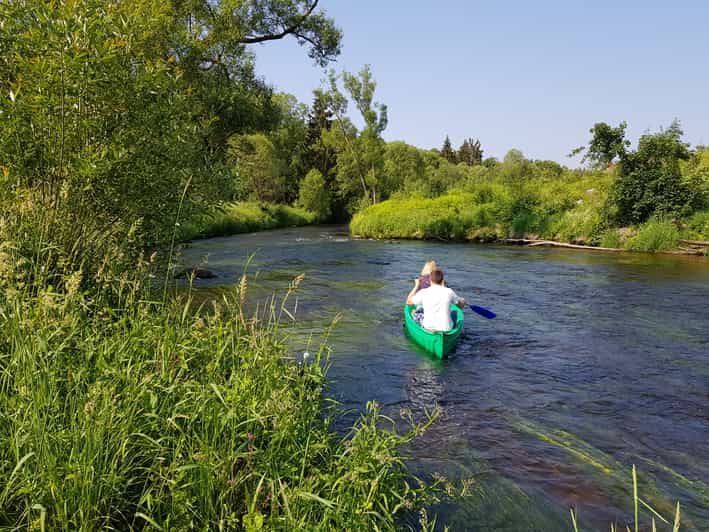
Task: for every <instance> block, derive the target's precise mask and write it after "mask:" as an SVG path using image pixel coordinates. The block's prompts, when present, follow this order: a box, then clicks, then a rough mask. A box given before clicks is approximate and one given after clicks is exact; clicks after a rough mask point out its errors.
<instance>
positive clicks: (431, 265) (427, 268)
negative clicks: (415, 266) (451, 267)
mask: <svg viewBox="0 0 709 532" xmlns="http://www.w3.org/2000/svg"><path fill="white" fill-rule="evenodd" d="M436 268H437V266H436V261H435V260H429V261H428V262H427V263H426V264H424V265H423V269H422V270H421V275H430V274H431V272H432V271H434V270H435V269H436Z"/></svg>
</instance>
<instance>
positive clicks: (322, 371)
mask: <svg viewBox="0 0 709 532" xmlns="http://www.w3.org/2000/svg"><path fill="white" fill-rule="evenodd" d="M64 281H65V282H64V283H63V287H64V288H63V289H62V290H61V291H59V290H56V289H53V288H52V285H49V286H46V287H43V288H40V289H34V290H31V289H30V288H28V287H27V286H22V283H15V284H7V283H6V284H4V286H3V287H2V288H3V289H2V290H1V291H0V322H1V323H2V331H3V334H2V335H1V336H0V441H2V442H3V443H4V444H3V445H2V446H0V476H1V477H2V478H3V479H4V482H3V485H2V489H0V527H1V528H3V529H4V528H8V529H18V528H28V529H29V528H32V529H41V530H62V529H63V530H68V529H71V530H98V529H104V528H113V529H120V530H128V529H144V528H148V529H150V528H154V529H164V530H185V529H195V528H197V529H210V530H231V529H246V530H259V529H269V530H351V529H362V530H373V529H389V530H391V529H394V528H395V526H396V525H395V522H396V520H398V519H401V516H402V514H404V513H406V512H412V511H415V510H416V509H419V508H423V506H424V505H425V504H427V503H428V502H430V497H431V493H432V491H431V490H430V487H426V486H425V485H424V484H423V483H422V482H421V483H420V482H419V481H417V480H416V479H414V478H412V477H411V476H410V475H409V473H408V472H407V469H406V467H405V465H404V462H403V459H402V457H401V455H400V454H399V449H400V447H401V446H402V445H404V444H405V443H407V442H409V441H410V440H411V439H412V438H414V437H415V436H416V435H417V434H420V433H421V432H422V431H423V430H425V428H426V427H427V426H428V425H429V424H430V423H431V422H432V420H433V416H432V417H431V418H430V419H427V420H425V421H424V423H423V424H416V423H414V422H413V420H411V419H408V421H409V422H410V425H409V426H410V430H408V431H407V432H405V433H403V434H399V435H398V434H397V433H396V432H395V431H394V428H393V422H392V421H391V420H387V419H385V418H383V417H382V416H381V415H380V413H379V409H378V407H377V405H376V404H373V403H372V404H369V405H368V407H367V409H366V411H365V412H364V413H363V415H362V416H361V418H360V419H359V420H358V421H357V422H356V423H355V424H354V425H353V426H352V428H351V430H350V432H349V433H348V434H347V435H346V436H344V437H342V436H339V435H337V434H335V433H334V432H333V430H332V429H331V422H332V420H333V417H334V416H336V415H337V411H336V410H335V409H333V408H330V407H327V408H326V406H325V403H324V402H323V395H322V392H323V385H324V384H325V380H326V371H327V367H328V356H329V355H328V350H327V347H326V345H325V341H326V338H323V339H321V340H322V343H321V344H320V345H319V346H313V349H311V353H312V355H310V357H309V360H308V357H306V360H303V358H302V356H301V357H300V359H298V357H296V356H295V355H294V354H293V353H291V352H289V350H288V348H287V346H286V344H285V339H284V336H283V335H282V334H281V333H280V332H279V326H278V323H279V318H280V317H281V316H283V317H284V318H285V319H289V318H288V317H287V316H288V313H289V311H288V308H287V305H288V296H286V297H285V298H284V299H283V300H282V301H278V302H277V301H275V299H272V300H271V302H270V304H269V305H266V306H262V307H261V308H260V310H259V311H258V312H256V313H255V314H253V315H249V316H247V315H245V313H244V312H243V311H242V308H243V306H244V303H245V299H246V297H247V286H248V282H247V281H246V278H243V279H242V282H241V283H240V285H238V286H237V287H236V288H234V289H233V291H231V292H230V293H227V294H225V295H223V296H222V297H221V298H220V299H218V300H215V301H210V302H209V303H206V304H203V305H201V306H195V304H194V302H193V300H192V298H191V297H190V295H189V294H187V295H184V296H182V297H177V298H172V297H170V298H168V299H167V300H163V301H155V300H156V299H160V298H159V296H158V297H156V291H155V290H151V287H149V286H146V284H145V283H144V282H138V281H129V280H128V279H127V278H123V279H122V280H118V281H117V284H116V285H113V289H114V290H113V292H112V293H111V294H106V293H100V292H96V291H94V292H86V291H82V290H80V288H79V287H80V286H81V279H80V274H76V275H74V276H73V277H71V278H69V279H65V280H64ZM299 282H300V279H296V280H295V281H294V283H293V284H291V286H290V290H289V292H288V294H290V293H291V292H293V291H294V290H296V289H297V285H298V283H299ZM159 291H160V290H157V292H159ZM109 295H110V297H108V296H109ZM109 301H110V303H109ZM397 428H398V429H399V430H400V429H401V427H400V426H398V427H397Z"/></svg>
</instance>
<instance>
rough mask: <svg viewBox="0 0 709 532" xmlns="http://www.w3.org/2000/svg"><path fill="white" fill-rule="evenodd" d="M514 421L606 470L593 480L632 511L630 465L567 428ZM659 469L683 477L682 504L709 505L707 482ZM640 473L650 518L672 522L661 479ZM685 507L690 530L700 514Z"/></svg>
mask: <svg viewBox="0 0 709 532" xmlns="http://www.w3.org/2000/svg"><path fill="white" fill-rule="evenodd" d="M511 424H512V426H514V427H515V428H516V429H517V430H519V431H520V432H523V433H526V434H529V435H531V436H534V437H535V438H537V439H539V440H540V441H543V442H546V443H549V444H551V445H554V446H555V447H558V448H560V449H563V450H564V451H566V452H568V453H569V454H570V455H572V456H574V457H575V458H577V459H578V460H579V462H580V463H581V464H584V465H589V466H591V467H592V468H593V469H594V470H596V471H598V472H600V473H603V475H602V476H601V477H598V476H596V477H595V478H594V479H593V480H595V481H596V482H597V483H598V484H599V485H600V486H599V489H600V491H601V492H603V493H607V494H615V495H616V496H617V497H618V500H617V501H615V503H616V504H618V505H619V506H621V507H624V508H626V509H627V510H629V508H630V503H631V502H632V500H633V485H632V484H631V483H630V482H629V481H628V479H629V478H630V476H629V473H628V472H629V470H630V466H629V465H624V464H622V463H621V462H619V461H618V460H616V459H614V458H612V457H611V456H610V455H609V454H607V453H605V452H603V451H601V450H600V449H598V448H596V447H593V446H592V445H590V444H589V443H587V442H585V441H583V440H582V439H580V438H578V437H577V436H575V435H574V434H571V433H569V432H567V431H564V430H561V429H548V428H546V427H542V426H541V425H538V424H535V423H533V422H531V421H528V420H522V419H519V418H516V419H513V420H511ZM637 458H638V460H641V461H645V462H647V463H649V464H651V465H654V466H656V467H657V466H659V464H657V463H656V462H653V461H651V460H647V459H644V458H643V457H641V456H637ZM633 467H634V466H633ZM658 469H661V470H663V471H664V472H665V473H670V474H671V476H673V477H674V479H675V480H680V482H679V485H678V484H677V483H673V484H674V487H675V489H676V491H678V492H681V493H682V497H681V500H680V501H679V503H680V505H681V506H682V500H684V501H685V502H686V501H687V500H690V501H692V502H693V503H694V504H696V505H699V506H705V507H706V506H707V504H708V503H709V499H708V498H707V486H706V485H705V484H704V483H703V482H701V481H697V482H693V481H690V480H689V479H687V478H686V477H684V476H682V475H680V474H679V473H676V472H674V471H673V470H672V469H671V468H668V467H666V466H660V467H658ZM638 476H639V477H640V480H639V482H638V484H639V486H640V489H641V494H640V496H639V497H638V502H639V503H640V504H641V505H642V507H643V508H644V509H645V510H646V511H647V512H648V517H647V519H646V521H648V522H649V521H650V519H651V518H652V517H656V518H658V519H660V520H661V521H664V522H665V523H668V524H669V523H671V522H672V520H673V515H674V513H675V505H674V504H673V503H671V502H668V501H667V500H666V498H665V496H664V495H663V493H664V492H663V490H661V489H660V488H659V487H658V483H657V480H656V479H655V478H654V476H653V475H652V474H651V473H649V472H643V473H642V474H638ZM682 508H683V510H682V514H683V523H682V524H683V528H688V529H690V530H691V529H696V525H695V523H694V520H695V519H696V516H694V515H693V512H691V510H689V509H688V508H687V505H686V504H685V505H683V506H682ZM641 521H642V520H641Z"/></svg>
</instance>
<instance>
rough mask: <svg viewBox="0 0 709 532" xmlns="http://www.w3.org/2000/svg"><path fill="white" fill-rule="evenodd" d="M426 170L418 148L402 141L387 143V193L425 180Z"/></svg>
mask: <svg viewBox="0 0 709 532" xmlns="http://www.w3.org/2000/svg"><path fill="white" fill-rule="evenodd" d="M425 171H426V167H425V163H424V158H423V156H422V155H421V151H420V150H419V149H418V148H416V147H414V146H411V145H409V144H406V143H405V142H401V141H395V142H389V143H387V145H386V153H385V155H384V176H385V179H386V183H385V190H386V191H387V195H388V194H391V193H392V192H394V191H397V190H404V189H406V188H409V187H411V186H412V185H413V184H414V183H418V182H420V181H423V179H424V176H425Z"/></svg>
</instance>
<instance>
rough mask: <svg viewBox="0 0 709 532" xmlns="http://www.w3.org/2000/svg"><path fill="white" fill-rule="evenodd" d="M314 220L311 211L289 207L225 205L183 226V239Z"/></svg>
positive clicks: (298, 224)
mask: <svg viewBox="0 0 709 532" xmlns="http://www.w3.org/2000/svg"><path fill="white" fill-rule="evenodd" d="M316 221H317V217H316V215H315V214H313V213H312V212H309V211H306V210H304V209H301V208H298V207H291V206H289V205H272V204H266V203H256V202H238V203H228V204H226V205H224V206H223V207H220V208H215V209H214V210H213V212H210V213H208V214H204V215H202V216H201V217H197V218H195V219H194V220H192V221H189V222H187V223H186V224H185V226H184V227H183V228H182V230H181V232H180V236H181V238H182V239H183V240H189V239H193V238H209V237H216V236H228V235H234V234H239V233H249V232H252V231H261V230H264V229H277V228H281V227H297V226H302V225H310V224H313V223H315V222H316Z"/></svg>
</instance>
